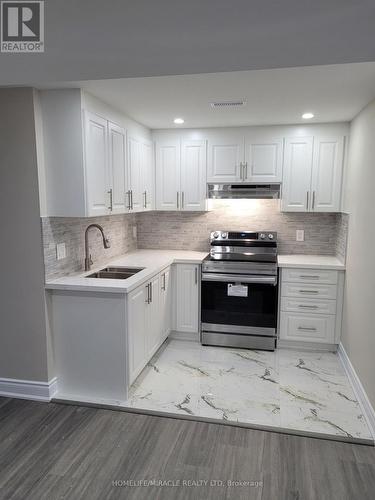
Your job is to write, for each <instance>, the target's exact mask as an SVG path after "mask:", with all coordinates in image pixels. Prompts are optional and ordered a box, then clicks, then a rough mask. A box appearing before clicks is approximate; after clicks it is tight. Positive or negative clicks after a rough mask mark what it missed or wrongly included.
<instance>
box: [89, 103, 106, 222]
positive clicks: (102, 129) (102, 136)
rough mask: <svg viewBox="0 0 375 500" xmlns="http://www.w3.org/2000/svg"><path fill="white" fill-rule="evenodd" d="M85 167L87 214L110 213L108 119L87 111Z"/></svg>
mask: <svg viewBox="0 0 375 500" xmlns="http://www.w3.org/2000/svg"><path fill="white" fill-rule="evenodd" d="M85 169H86V206H87V215H89V216H97V215H106V214H108V213H110V210H109V206H110V205H109V201H110V200H109V189H110V173H109V168H108V133H107V120H105V119H104V118H102V117H100V116H97V115H95V114H93V113H90V112H85Z"/></svg>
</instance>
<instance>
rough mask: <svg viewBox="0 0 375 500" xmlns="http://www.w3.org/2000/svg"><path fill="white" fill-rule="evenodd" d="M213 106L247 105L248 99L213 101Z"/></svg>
mask: <svg viewBox="0 0 375 500" xmlns="http://www.w3.org/2000/svg"><path fill="white" fill-rule="evenodd" d="M210 104H211V107H212V108H240V107H242V106H245V105H246V99H232V100H230V101H213V102H211V103H210Z"/></svg>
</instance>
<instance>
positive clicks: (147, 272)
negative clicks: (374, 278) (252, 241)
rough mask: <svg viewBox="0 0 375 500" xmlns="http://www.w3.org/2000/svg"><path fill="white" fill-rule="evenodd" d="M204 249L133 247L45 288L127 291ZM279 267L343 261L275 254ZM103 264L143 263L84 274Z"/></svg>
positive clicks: (196, 260)
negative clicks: (129, 272)
mask: <svg viewBox="0 0 375 500" xmlns="http://www.w3.org/2000/svg"><path fill="white" fill-rule="evenodd" d="M206 256H207V253H206V252H194V251H185V250H136V251H135V252H131V253H128V254H126V255H123V256H122V257H117V258H115V259H112V260H110V261H109V262H107V263H106V264H102V265H101V266H99V267H93V268H92V269H91V270H90V271H88V272H84V273H78V274H74V275H69V276H64V277H63V278H56V279H54V280H50V281H47V283H46V285H45V288H46V289H47V290H72V291H81V292H111V293H128V292H130V291H132V290H134V289H135V288H137V287H138V286H139V285H141V284H142V283H144V282H146V281H147V280H148V279H149V278H151V277H152V276H154V275H155V274H157V273H158V272H160V271H162V270H163V269H165V268H166V267H168V266H170V265H171V264H184V263H185V264H201V262H202V260H203V259H204V258H205V257H206ZM278 265H279V267H299V268H306V269H307V268H309V269H314V268H315V269H334V270H339V271H342V270H345V264H343V262H341V261H340V260H339V259H338V258H337V257H333V256H325V255H279V256H278ZM107 266H118V267H144V269H143V270H142V271H140V272H138V273H137V274H135V275H134V276H131V277H130V278H128V279H126V280H116V279H107V278H106V279H101V278H86V276H87V275H88V274H92V273H94V272H96V271H99V270H100V269H103V268H104V267H107Z"/></svg>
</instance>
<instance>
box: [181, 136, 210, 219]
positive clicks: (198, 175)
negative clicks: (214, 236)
mask: <svg viewBox="0 0 375 500" xmlns="http://www.w3.org/2000/svg"><path fill="white" fill-rule="evenodd" d="M205 207H206V142H205V141H182V143H181V206H180V208H181V210H202V211H203V210H205Z"/></svg>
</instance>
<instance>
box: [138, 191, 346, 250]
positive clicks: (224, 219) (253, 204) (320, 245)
mask: <svg viewBox="0 0 375 500" xmlns="http://www.w3.org/2000/svg"><path fill="white" fill-rule="evenodd" d="M210 203H211V208H212V210H210V211H209V212H152V213H139V214H137V219H136V220H137V232H138V238H137V239H138V248H159V249H162V248H164V249H189V250H199V251H206V250H208V236H209V233H210V232H211V231H214V230H217V229H222V230H226V229H229V230H230V229H234V230H238V229H242V230H245V229H248V230H254V231H258V230H261V231H267V230H268V231H277V232H278V242H279V253H284V254H286V253H301V254H322V255H336V251H337V237H338V231H339V223H340V220H341V219H340V217H341V214H334V213H282V212H280V211H279V203H280V202H279V200H210ZM297 229H303V230H304V231H305V241H303V242H297V241H296V230H297ZM340 248H341V245H340Z"/></svg>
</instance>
